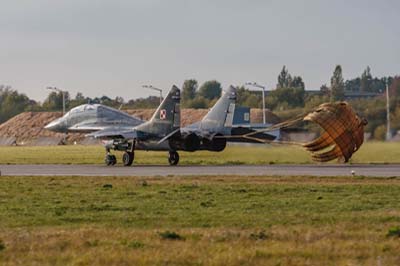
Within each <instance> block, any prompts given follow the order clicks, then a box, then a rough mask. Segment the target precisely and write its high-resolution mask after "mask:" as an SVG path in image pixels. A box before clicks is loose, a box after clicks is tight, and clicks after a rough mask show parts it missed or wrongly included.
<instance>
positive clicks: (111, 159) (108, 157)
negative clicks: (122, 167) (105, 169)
mask: <svg viewBox="0 0 400 266" xmlns="http://www.w3.org/2000/svg"><path fill="white" fill-rule="evenodd" d="M104 162H105V163H106V165H107V166H111V165H115V164H116V163H117V158H116V157H115V155H113V154H109V153H107V154H106V158H105V159H104Z"/></svg>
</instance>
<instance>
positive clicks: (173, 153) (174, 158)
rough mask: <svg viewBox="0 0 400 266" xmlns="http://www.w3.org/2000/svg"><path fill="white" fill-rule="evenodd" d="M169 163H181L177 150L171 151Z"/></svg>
mask: <svg viewBox="0 0 400 266" xmlns="http://www.w3.org/2000/svg"><path fill="white" fill-rule="evenodd" d="M168 162H169V165H177V164H178V163H179V154H178V153H177V152H176V151H170V152H169V156H168Z"/></svg>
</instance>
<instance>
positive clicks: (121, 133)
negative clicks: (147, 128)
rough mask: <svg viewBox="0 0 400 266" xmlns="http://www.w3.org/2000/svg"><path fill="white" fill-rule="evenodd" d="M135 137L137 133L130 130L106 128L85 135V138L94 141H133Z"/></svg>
mask: <svg viewBox="0 0 400 266" xmlns="http://www.w3.org/2000/svg"><path fill="white" fill-rule="evenodd" d="M137 135H138V134H137V131H136V130H132V129H129V130H128V129H115V128H108V129H103V130H99V131H96V132H93V133H90V134H87V135H86V137H93V138H96V139H135V138H137Z"/></svg>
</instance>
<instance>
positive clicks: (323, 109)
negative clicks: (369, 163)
mask: <svg viewBox="0 0 400 266" xmlns="http://www.w3.org/2000/svg"><path fill="white" fill-rule="evenodd" d="M303 120H304V121H311V122H314V123H317V124H318V125H319V126H320V127H321V128H322V129H323V130H324V132H323V133H322V134H321V136H320V137H318V138H317V139H315V140H313V141H311V142H308V143H305V144H303V147H305V148H306V149H307V150H308V151H310V152H311V154H312V158H313V160H315V161H318V162H327V161H331V160H333V159H336V158H338V159H339V160H342V161H344V162H348V161H349V159H350V158H351V156H352V155H353V153H355V152H356V151H357V150H358V149H359V148H360V146H361V144H362V143H363V141H364V126H365V125H367V121H366V120H365V119H361V118H360V117H359V116H358V115H357V114H355V113H354V111H353V110H352V108H351V107H350V105H349V104H348V103H346V102H336V103H325V104H321V105H320V106H319V107H318V108H316V109H315V110H314V111H312V112H310V113H309V114H307V115H306V116H305V117H304V119H303Z"/></svg>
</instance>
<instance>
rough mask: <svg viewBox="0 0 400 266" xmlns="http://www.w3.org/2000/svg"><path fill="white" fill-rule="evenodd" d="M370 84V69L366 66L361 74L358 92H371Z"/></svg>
mask: <svg viewBox="0 0 400 266" xmlns="http://www.w3.org/2000/svg"><path fill="white" fill-rule="evenodd" d="M371 83H372V76H371V69H370V67H369V66H367V68H366V69H365V70H364V72H363V73H362V74H361V80H360V91H362V92H366V91H371Z"/></svg>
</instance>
